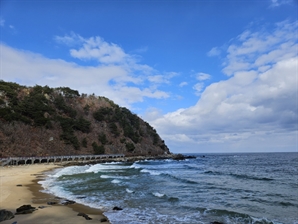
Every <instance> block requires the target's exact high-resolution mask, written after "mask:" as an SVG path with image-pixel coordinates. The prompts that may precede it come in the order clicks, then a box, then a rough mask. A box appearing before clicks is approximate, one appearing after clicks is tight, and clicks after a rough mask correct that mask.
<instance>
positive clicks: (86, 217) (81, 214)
mask: <svg viewBox="0 0 298 224" xmlns="http://www.w3.org/2000/svg"><path fill="white" fill-rule="evenodd" d="M78 216H83V217H84V218H85V219H86V220H92V218H90V217H89V216H88V215H87V214H85V213H82V212H79V213H78Z"/></svg>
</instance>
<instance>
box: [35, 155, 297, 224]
mask: <svg viewBox="0 0 298 224" xmlns="http://www.w3.org/2000/svg"><path fill="white" fill-rule="evenodd" d="M194 155H195V156H196V159H188V160H185V161H174V160H152V161H138V162H134V163H124V162H123V163H106V164H96V165H85V166H70V167H65V168H61V169H57V170H55V171H53V172H51V173H48V177H47V178H46V179H45V180H43V181H40V183H41V184H42V186H43V188H44V189H45V191H46V192H48V193H51V194H54V195H56V196H59V197H63V198H67V199H71V200H75V201H77V202H78V203H82V204H85V205H88V206H90V207H94V208H100V209H102V210H104V211H105V213H104V214H105V215H106V216H107V217H108V218H109V220H110V221H111V223H112V224H124V223H125V224H158V223H161V224H166V223H169V224H175V223H177V224H178V223H179V224H181V223H186V224H200V223H201V224H204V223H206V224H209V223H210V222H214V221H218V222H223V223H226V224H236V223H237V224H238V223H241V224H242V223H244V224H245V223H247V224H265V223H266V224H269V223H274V224H277V223H278V224H280V223H284V224H298V153H255V154H204V155H203V154H194ZM114 206H118V207H121V208H123V210H121V211H113V207H114Z"/></svg>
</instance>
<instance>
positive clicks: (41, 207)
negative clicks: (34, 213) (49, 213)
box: [38, 205, 46, 209]
mask: <svg viewBox="0 0 298 224" xmlns="http://www.w3.org/2000/svg"><path fill="white" fill-rule="evenodd" d="M38 208H40V209H43V208H46V206H43V205H41V206H38Z"/></svg>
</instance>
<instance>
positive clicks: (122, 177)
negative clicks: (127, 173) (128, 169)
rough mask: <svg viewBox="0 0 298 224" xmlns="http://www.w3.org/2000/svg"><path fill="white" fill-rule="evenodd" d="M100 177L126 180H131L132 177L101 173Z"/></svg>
mask: <svg viewBox="0 0 298 224" xmlns="http://www.w3.org/2000/svg"><path fill="white" fill-rule="evenodd" d="M100 178H103V179H126V180H129V179H131V178H132V177H124V176H112V175H100Z"/></svg>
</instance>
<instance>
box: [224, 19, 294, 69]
mask: <svg viewBox="0 0 298 224" xmlns="http://www.w3.org/2000/svg"><path fill="white" fill-rule="evenodd" d="M297 24H298V21H295V22H293V23H289V22H287V21H284V22H281V23H278V24H276V29H275V30H274V31H273V32H272V33H270V32H266V31H263V30H262V31H258V32H251V31H248V30H246V31H244V32H243V33H242V34H240V35H239V36H238V37H237V38H236V41H235V43H233V44H232V45H230V46H229V47H228V50H227V56H226V61H225V62H224V68H223V72H224V73H225V74H227V75H232V74H233V73H235V72H237V71H240V70H249V69H257V68H259V67H261V66H265V65H271V64H272V63H276V62H278V61H280V60H283V59H286V58H289V57H293V56H295V55H297V47H298V45H297V41H296V39H297V37H296V29H297Z"/></svg>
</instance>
